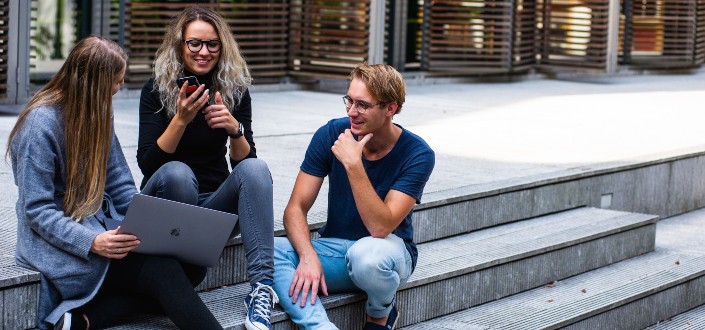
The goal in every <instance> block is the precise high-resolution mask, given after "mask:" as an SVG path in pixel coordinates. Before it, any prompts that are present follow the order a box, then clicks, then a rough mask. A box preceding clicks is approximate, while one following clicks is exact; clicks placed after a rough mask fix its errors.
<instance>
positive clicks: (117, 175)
mask: <svg viewBox="0 0 705 330" xmlns="http://www.w3.org/2000/svg"><path fill="white" fill-rule="evenodd" d="M126 68H127V55H126V53H125V51H124V50H123V49H122V48H121V47H120V46H119V45H117V44H116V43H115V42H113V41H110V40H108V39H105V38H103V37H99V36H90V37H87V38H85V39H83V40H81V41H80V42H78V44H76V46H75V47H74V48H73V50H72V51H71V53H70V54H69V56H68V58H67V59H66V62H65V63H64V65H63V66H62V67H61V69H59V72H57V74H56V75H55V76H54V77H53V78H52V79H51V80H50V81H49V83H47V84H46V86H44V88H42V90H40V91H39V92H38V93H37V94H36V95H34V97H33V98H32V99H31V101H30V102H29V104H27V106H26V107H25V108H24V111H23V112H22V113H21V114H20V116H19V118H18V120H17V123H16V124H15V127H14V128H13V130H12V132H11V133H10V137H9V142H8V150H7V152H8V154H9V155H10V157H11V159H12V169H13V174H14V177H15V184H16V185H17V188H18V190H19V198H18V200H17V207H16V210H17V220H18V223H17V249H16V256H15V259H16V263H17V264H18V265H19V266H22V267H26V268H29V269H33V270H36V271H38V272H39V273H40V274H41V284H40V294H39V310H38V326H39V328H40V329H49V328H52V327H53V328H55V329H87V328H88V327H89V326H90V327H91V328H100V327H105V326H107V325H110V324H113V323H115V322H117V321H119V320H120V319H121V318H123V317H124V316H126V315H129V314H131V313H134V312H138V311H159V310H162V311H164V312H165V313H166V314H167V316H169V317H170V318H171V319H172V321H174V323H175V324H176V325H177V326H179V327H180V328H193V329H196V328H199V329H205V328H208V329H218V328H221V326H220V324H218V322H217V321H216V320H215V318H214V317H213V315H212V314H211V312H210V311H209V310H208V309H207V308H206V306H205V304H203V301H201V299H200V298H199V297H198V295H197V294H196V292H195V290H194V289H193V287H194V286H195V285H197V284H198V283H199V282H200V281H201V280H202V279H203V277H204V276H205V273H204V272H203V271H202V270H201V269H200V268H198V267H192V266H190V265H182V264H180V263H179V262H178V261H176V260H175V259H172V258H165V257H157V256H147V255H141V254H137V253H130V251H132V250H133V249H135V248H136V247H137V246H138V245H139V243H140V242H139V240H138V239H137V237H135V236H133V235H128V234H122V233H120V228H119V227H118V228H117V229H112V230H108V229H107V227H106V223H108V222H110V221H109V218H111V219H113V220H116V221H121V220H122V218H123V215H124V214H125V212H126V211H127V207H128V205H129V203H130V201H131V200H132V196H133V195H134V194H135V193H136V192H137V190H136V187H135V184H134V181H133V180H132V175H131V174H130V169H129V167H128V165H127V162H126V161H125V157H124V155H123V153H122V150H121V148H120V143H119V141H118V139H117V136H116V135H115V132H114V129H113V109H112V96H113V94H115V93H116V92H117V91H118V90H119V89H120V86H121V85H122V84H123V82H124V75H125V70H126Z"/></svg>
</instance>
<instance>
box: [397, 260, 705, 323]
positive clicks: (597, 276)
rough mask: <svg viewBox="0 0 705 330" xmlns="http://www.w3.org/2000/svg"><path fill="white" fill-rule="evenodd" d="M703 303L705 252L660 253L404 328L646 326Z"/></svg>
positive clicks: (704, 299) (704, 300)
mask: <svg viewBox="0 0 705 330" xmlns="http://www.w3.org/2000/svg"><path fill="white" fill-rule="evenodd" d="M703 303H705V256H694V255H683V254H675V253H671V252H668V251H660V252H654V253H649V254H647V255H644V256H639V257H635V258H632V259H630V260H627V261H623V262H620V263H616V264H613V265H610V266H607V267H603V268H600V269H597V270H594V271H591V272H588V273H585V274H581V275H578V276H575V277H571V278H568V279H565V280H561V281H558V282H555V283H553V284H551V285H547V286H543V287H541V288H538V289H534V290H531V291H527V292H524V293H520V294H517V295H514V296H511V297H507V298H504V299H501V300H497V301H494V302H490V303H487V304H484V305H480V306H477V307H473V308H469V309H465V310H462V311H460V312H456V313H452V314H450V315H446V316H443V317H439V318H435V319H431V320H428V321H426V322H421V323H418V324H414V325H411V326H408V327H404V328H403V329H404V330H423V329H557V328H562V329H643V328H644V327H647V326H649V325H651V324H654V323H656V322H658V321H660V320H664V319H667V318H670V317H672V316H674V315H677V314H678V313H681V312H684V311H687V310H689V309H691V308H693V307H695V306H699V305H701V304H703ZM669 329H672V328H669ZM679 329H680V328H679Z"/></svg>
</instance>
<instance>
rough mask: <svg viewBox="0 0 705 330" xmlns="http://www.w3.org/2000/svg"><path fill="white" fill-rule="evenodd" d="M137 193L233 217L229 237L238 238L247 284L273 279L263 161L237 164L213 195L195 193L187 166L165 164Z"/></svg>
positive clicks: (268, 196)
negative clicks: (242, 250)
mask: <svg viewBox="0 0 705 330" xmlns="http://www.w3.org/2000/svg"><path fill="white" fill-rule="evenodd" d="M141 193H142V194H145V195H150V196H155V197H159V198H164V199H170V200H173V201H177V202H182V203H188V204H192V205H198V206H201V207H205V208H209V209H213V210H218V211H223V212H229V213H235V214H237V215H238V217H239V219H238V223H237V225H235V228H234V229H233V232H232V233H231V235H230V237H235V236H237V234H240V233H241V234H242V244H243V246H244V248H245V258H246V259H247V277H248V279H249V281H250V283H251V284H255V283H257V282H262V281H263V280H273V279H274V278H273V274H274V262H273V258H272V254H273V246H274V241H273V240H274V210H273V208H274V207H273V196H272V175H271V174H270V172H269V168H268V167H267V164H266V163H265V162H264V161H262V160H260V159H257V158H248V159H245V160H243V161H241V162H240V163H239V164H238V165H237V166H235V168H234V169H233V171H232V172H231V173H230V175H229V176H228V178H227V179H226V180H225V181H223V183H222V184H221V185H220V187H218V189H216V191H214V192H212V193H203V194H199V193H198V181H197V180H196V176H195V175H194V173H193V171H192V170H191V168H190V167H189V166H188V165H186V164H184V163H182V162H179V161H172V162H168V163H166V164H164V165H162V167H160V168H159V169H158V170H157V171H156V172H155V173H154V175H152V177H151V178H149V181H147V183H146V184H145V186H144V188H143V189H142V191H141Z"/></svg>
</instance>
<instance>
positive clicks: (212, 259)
mask: <svg viewBox="0 0 705 330" xmlns="http://www.w3.org/2000/svg"><path fill="white" fill-rule="evenodd" d="M237 219H238V216H237V215H236V214H231V213H226V212H221V211H216V210H212V209H207V208H203V207H199V206H195V205H190V204H184V203H179V202H175V201H171V200H168V199H162V198H157V197H153V196H148V195H142V194H135V196H134V197H133V199H132V202H131V203H130V206H129V208H128V209H127V214H125V219H124V220H123V221H122V224H121V225H120V226H121V228H120V232H121V233H130V234H133V235H135V236H137V238H139V240H140V246H139V247H137V248H136V249H135V250H133V251H134V252H139V253H143V254H155V255H163V256H170V257H174V258H177V259H178V260H180V261H183V262H186V263H190V264H194V265H199V266H208V267H212V266H214V265H215V264H216V263H217V262H218V259H219V258H220V254H221V253H222V252H223V248H224V247H225V243H227V241H228V238H229V237H230V233H231V232H232V230H233V228H234V227H235V224H236V223H237Z"/></svg>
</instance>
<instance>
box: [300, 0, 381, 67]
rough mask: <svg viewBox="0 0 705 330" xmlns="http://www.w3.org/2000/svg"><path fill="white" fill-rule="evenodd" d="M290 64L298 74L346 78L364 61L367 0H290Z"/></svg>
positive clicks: (366, 55)
mask: <svg viewBox="0 0 705 330" xmlns="http://www.w3.org/2000/svg"><path fill="white" fill-rule="evenodd" d="M290 3H291V20H290V39H289V42H290V45H289V47H290V56H289V65H290V67H291V69H292V70H293V72H295V73H296V74H299V75H305V76H310V75H317V74H320V75H322V76H325V77H336V78H345V77H347V75H348V73H350V69H351V68H353V67H354V66H355V65H357V64H358V63H359V62H362V61H366V60H367V57H368V51H369V48H368V47H369V18H370V17H369V12H370V1H369V0H366V1H354V2H335V1H324V0H292V1H291V2H290Z"/></svg>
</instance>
